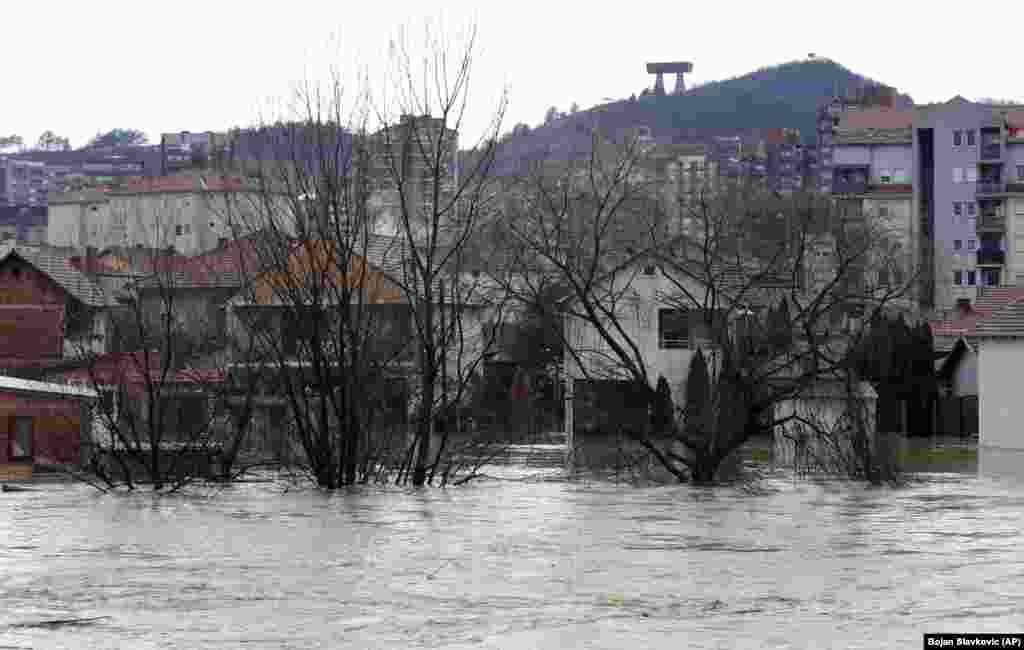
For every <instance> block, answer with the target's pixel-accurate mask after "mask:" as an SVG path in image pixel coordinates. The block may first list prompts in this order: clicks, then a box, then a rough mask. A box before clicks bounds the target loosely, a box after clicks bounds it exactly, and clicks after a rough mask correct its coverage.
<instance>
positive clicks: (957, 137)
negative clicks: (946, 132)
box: [953, 131, 963, 147]
mask: <svg viewBox="0 0 1024 650" xmlns="http://www.w3.org/2000/svg"><path fill="white" fill-rule="evenodd" d="M962 140H963V133H962V132H961V131H953V146H954V147H959V146H960V143H961V141H962Z"/></svg>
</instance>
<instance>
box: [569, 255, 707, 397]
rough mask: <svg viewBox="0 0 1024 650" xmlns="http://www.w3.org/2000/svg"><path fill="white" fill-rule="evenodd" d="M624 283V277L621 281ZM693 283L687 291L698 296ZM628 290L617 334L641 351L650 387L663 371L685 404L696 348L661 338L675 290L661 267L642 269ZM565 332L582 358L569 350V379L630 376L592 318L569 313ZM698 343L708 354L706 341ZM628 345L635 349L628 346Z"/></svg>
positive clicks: (618, 308)
mask: <svg viewBox="0 0 1024 650" xmlns="http://www.w3.org/2000/svg"><path fill="white" fill-rule="evenodd" d="M623 283H624V282H623V281H622V280H620V285H621V284H623ZM692 285H693V286H691V287H689V290H690V291H692V292H694V295H697V296H701V295H703V294H702V293H701V292H700V290H699V288H698V285H697V284H696V283H692ZM630 289H631V290H630V291H629V292H628V295H627V297H624V298H621V299H620V300H619V301H618V303H617V305H616V312H617V316H618V323H619V324H620V325H621V326H622V329H623V331H624V332H625V336H616V339H617V340H619V341H620V342H621V343H623V344H625V343H626V342H627V340H628V341H632V343H633V344H634V345H635V346H636V348H637V349H638V350H639V352H640V357H641V359H642V362H643V366H644V368H645V370H646V372H647V376H648V379H649V381H650V383H651V386H654V384H655V382H657V380H658V376H659V375H663V376H664V377H665V379H666V380H667V381H668V383H669V386H670V387H671V388H672V397H673V400H675V402H676V403H677V404H682V402H683V396H684V394H685V384H686V375H687V373H688V372H689V369H690V359H692V358H693V355H694V353H695V352H696V350H695V349H688V348H683V349H678V348H674V349H661V348H660V347H659V340H658V310H659V309H662V308H672V307H674V305H672V304H670V303H667V301H666V300H665V295H666V294H667V295H672V294H675V293H676V292H677V289H675V286H674V285H673V284H672V282H670V281H669V280H668V279H667V278H665V277H664V276H663V275H662V274H661V272H660V271H658V272H656V274H655V275H654V276H646V275H643V274H642V273H638V274H637V275H635V276H634V277H632V284H631V288H630ZM566 337H567V341H568V343H569V346H568V347H569V348H571V349H574V350H577V351H578V354H579V356H580V362H581V363H578V362H577V359H576V357H575V356H574V355H573V354H572V353H570V352H569V351H568V350H567V352H566V359H565V361H566V372H567V373H568V375H569V377H570V378H572V379H584V378H594V379H599V378H608V379H613V378H619V379H625V378H626V375H625V374H624V373H623V371H622V368H621V363H620V360H619V358H618V357H617V356H616V355H615V354H614V353H613V352H612V350H611V347H610V346H609V345H608V344H607V343H606V342H605V341H604V340H603V339H602V337H601V336H600V335H599V334H598V332H597V329H596V328H594V327H592V326H591V325H590V324H589V323H586V322H584V321H583V320H582V319H576V318H571V317H570V318H567V320H566ZM697 343H698V345H699V346H700V347H701V348H702V349H703V350H704V353H705V358H707V352H708V345H707V344H704V345H701V344H700V342H697ZM624 347H625V348H626V349H627V350H631V348H629V347H628V346H626V345H624ZM708 362H709V363H710V362H711V359H708Z"/></svg>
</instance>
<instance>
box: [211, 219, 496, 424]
mask: <svg viewBox="0 0 1024 650" xmlns="http://www.w3.org/2000/svg"><path fill="white" fill-rule="evenodd" d="M289 246H290V250H289V254H288V257H287V259H286V262H285V263H284V264H281V265H279V266H278V267H277V268H273V269H264V270H263V271H261V272H260V273H258V274H257V275H256V277H255V279H254V281H253V282H252V284H251V285H250V286H248V287H247V289H246V290H245V291H243V292H240V293H239V294H238V295H236V296H235V297H233V298H232V299H231V300H230V301H229V303H228V307H229V315H228V319H229V323H228V331H229V336H230V337H231V338H232V339H233V340H235V341H237V347H236V349H237V350H239V351H248V354H249V355H251V357H252V358H246V357H245V356H241V357H236V359H235V360H234V361H233V362H232V363H231V364H229V366H228V373H229V376H230V377H233V378H241V379H242V381H245V375H246V373H252V372H257V373H259V374H260V375H262V376H263V378H264V381H263V383H262V385H261V386H260V390H261V391H263V393H262V394H261V395H260V396H259V399H258V400H257V401H258V402H259V404H260V409H261V412H260V414H259V417H260V418H262V419H266V420H268V421H271V422H274V421H280V420H281V419H282V418H284V417H287V414H288V407H289V402H288V401H287V399H286V396H285V394H284V392H283V391H284V389H283V388H282V387H281V386H282V384H281V382H287V383H288V384H289V385H292V384H294V385H301V384H302V383H303V382H309V383H312V384H322V382H323V381H324V379H325V378H326V377H329V376H330V375H331V373H334V372H335V371H334V370H332V369H331V367H330V366H332V364H334V363H335V360H336V359H337V357H336V356H335V355H336V353H335V352H334V351H331V350H329V349H327V347H328V346H330V345H334V344H335V343H336V340H335V339H336V337H333V336H331V335H326V336H320V337H319V338H318V336H317V335H316V334H315V333H314V331H313V329H312V328H313V327H314V323H315V322H321V323H322V322H324V321H323V320H318V319H321V318H322V319H325V320H326V322H331V321H330V320H329V319H330V318H332V314H333V313H335V310H341V309H343V308H345V307H346V306H345V305H343V304H342V303H341V302H340V301H341V300H343V299H344V296H345V295H350V294H348V291H349V290H351V289H357V291H355V292H354V295H358V296H359V299H360V300H361V314H362V316H363V317H365V318H366V319H367V322H368V323H370V324H371V325H370V326H369V328H368V329H366V330H362V331H364V332H365V333H364V334H361V336H365V337H367V338H366V342H365V343H364V344H363V346H362V347H361V349H360V352H361V359H362V360H363V362H365V363H368V364H370V365H372V366H374V367H375V368H377V369H378V370H379V371H380V372H381V373H383V375H384V383H385V384H387V386H386V392H387V394H388V397H386V398H384V399H385V401H387V402H389V404H390V406H389V408H388V411H389V417H392V418H394V419H396V422H397V421H404V418H405V415H406V408H407V407H408V405H409V399H410V396H411V395H412V393H413V391H414V390H415V385H414V382H412V381H411V379H412V377H413V376H414V375H413V372H414V369H415V367H416V350H417V346H416V340H417V339H416V337H417V327H416V322H415V319H416V312H415V311H414V309H415V307H414V305H413V304H410V302H409V298H408V297H409V290H408V283H407V280H408V278H407V276H406V270H407V263H408V254H407V249H406V248H405V244H404V243H403V240H402V239H401V238H394V237H388V236H383V235H372V236H370V237H369V239H368V242H367V245H366V247H365V248H361V249H360V251H359V253H360V254H355V253H353V254H352V256H351V258H349V259H348V260H347V262H348V263H347V264H345V265H342V264H339V261H340V260H339V259H337V257H338V256H339V255H342V254H343V253H342V251H341V250H340V249H339V245H338V244H337V243H335V242H332V241H327V240H316V241H305V242H303V241H295V242H290V243H289ZM343 266H347V268H348V271H347V272H346V271H342V270H341V267H343ZM439 279H440V278H439ZM472 284H473V280H472V279H470V278H459V277H454V276H453V277H445V278H443V282H439V284H438V286H437V287H435V294H434V295H435V299H436V300H437V301H438V302H437V303H436V304H435V308H436V312H435V313H436V315H437V319H438V326H439V327H440V326H443V325H444V324H445V321H443V320H442V319H445V318H450V314H453V313H456V311H457V313H459V314H461V317H462V327H461V328H459V331H460V332H461V334H462V336H461V339H460V341H459V345H454V346H451V349H446V350H444V351H443V354H444V359H443V360H442V361H441V366H442V368H443V370H442V371H441V375H442V380H441V383H442V385H441V386H439V390H438V394H439V395H440V394H443V393H444V391H445V390H446V388H447V387H448V386H449V385H451V386H454V385H456V384H457V382H461V381H465V380H466V373H470V372H475V371H476V370H477V369H478V367H479V364H480V362H481V360H482V358H483V353H484V351H485V347H486V338H487V337H486V331H487V328H486V327H485V323H486V321H487V318H488V316H489V313H490V312H489V311H488V305H487V303H486V301H485V300H482V299H481V297H480V296H479V295H478V294H476V293H474V291H472V290H464V289H465V286H466V285H472ZM453 285H455V287H454V289H453ZM442 288H443V289H444V294H445V298H441V297H440V291H441V289H442ZM455 289H457V290H455ZM354 295H353V297H352V300H353V301H354V300H355V299H356V298H355V297H354ZM452 295H456V296H457V299H456V300H453V299H452V297H451V296H452ZM353 304H355V303H354V302H353ZM448 324H449V325H450V322H448ZM331 332H336V329H335V330H331ZM311 346H315V347H316V350H312V349H311ZM325 350H326V352H325ZM325 363H326V364H327V366H326V367H325V366H324V365H323V364H325ZM318 364H319V366H318ZM341 380H342V378H341V377H339V378H338V379H337V381H341ZM331 381H335V380H334V379H331ZM295 382H298V383H295ZM382 390H383V389H382Z"/></svg>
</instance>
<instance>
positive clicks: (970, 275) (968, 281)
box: [967, 271, 975, 287]
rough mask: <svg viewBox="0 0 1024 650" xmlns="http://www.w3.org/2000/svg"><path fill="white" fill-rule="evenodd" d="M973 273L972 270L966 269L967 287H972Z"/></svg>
mask: <svg viewBox="0 0 1024 650" xmlns="http://www.w3.org/2000/svg"><path fill="white" fill-rule="evenodd" d="M974 273H975V272H974V271H968V272H967V286H969V287H973V286H974Z"/></svg>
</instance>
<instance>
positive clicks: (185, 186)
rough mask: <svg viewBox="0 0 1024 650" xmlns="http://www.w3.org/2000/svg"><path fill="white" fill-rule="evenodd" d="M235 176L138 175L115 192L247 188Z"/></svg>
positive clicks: (154, 192) (210, 190) (132, 192)
mask: <svg viewBox="0 0 1024 650" xmlns="http://www.w3.org/2000/svg"><path fill="white" fill-rule="evenodd" d="M246 187H247V186H246V184H245V183H244V182H243V181H242V179H240V178H238V177H235V176H207V177H199V176H191V175H188V174H178V175H175V176H136V177H132V178H130V179H128V181H127V182H126V183H125V184H124V185H122V186H121V187H119V188H118V189H117V190H115V191H114V193H115V194H165V193H171V192H237V191H240V190H243V189H246Z"/></svg>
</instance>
